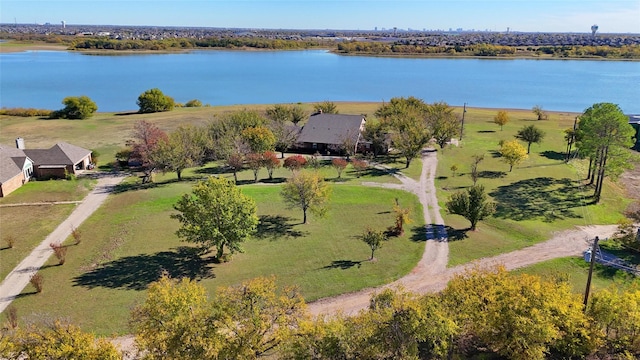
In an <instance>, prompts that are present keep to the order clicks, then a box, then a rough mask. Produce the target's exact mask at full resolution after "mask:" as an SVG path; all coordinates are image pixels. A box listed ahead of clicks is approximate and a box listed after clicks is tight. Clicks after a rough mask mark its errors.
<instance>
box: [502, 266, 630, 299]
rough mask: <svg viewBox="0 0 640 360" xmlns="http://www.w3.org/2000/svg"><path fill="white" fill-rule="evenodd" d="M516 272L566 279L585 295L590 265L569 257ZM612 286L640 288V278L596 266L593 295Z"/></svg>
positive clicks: (576, 290)
mask: <svg viewBox="0 0 640 360" xmlns="http://www.w3.org/2000/svg"><path fill="white" fill-rule="evenodd" d="M514 272H515V273H526V274H531V275H538V276H541V277H542V278H545V279H553V278H558V279H565V280H567V281H568V282H569V284H571V286H572V288H573V291H574V292H575V293H579V294H580V293H584V291H585V288H586V285H587V277H588V276H589V263H587V262H586V261H584V260H583V259H582V258H579V257H567V258H559V259H554V260H549V261H545V262H541V263H538V264H535V265H532V266H528V267H525V268H522V269H518V270H515V271H514ZM611 286H616V287H619V288H627V287H631V286H640V278H637V277H634V276H632V275H630V274H628V273H626V272H624V271H621V270H616V269H613V268H610V267H607V266H602V265H600V264H595V267H594V271H593V278H592V280H591V291H592V293H593V292H597V291H598V290H600V289H606V288H609V287H611Z"/></svg>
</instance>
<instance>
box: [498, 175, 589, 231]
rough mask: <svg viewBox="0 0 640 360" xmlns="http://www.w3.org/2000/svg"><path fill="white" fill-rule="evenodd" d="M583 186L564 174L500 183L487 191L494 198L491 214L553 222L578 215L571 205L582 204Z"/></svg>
mask: <svg viewBox="0 0 640 360" xmlns="http://www.w3.org/2000/svg"><path fill="white" fill-rule="evenodd" d="M583 189H584V187H583V186H582V184H580V183H579V182H573V181H571V180H570V179H568V178H563V179H554V178H550V177H538V178H533V179H527V180H521V181H517V182H514V183H512V184H509V185H504V186H500V187H498V188H497V189H496V190H495V191H493V192H491V193H490V194H489V195H491V196H492V197H493V198H494V199H495V200H496V212H495V214H494V216H495V217H499V218H504V219H511V220H516V221H519V220H531V219H541V220H542V221H544V222H553V221H555V220H561V219H566V218H574V219H575V218H581V217H582V216H581V215H579V214H578V213H576V212H575V208H579V207H581V206H582V205H584V195H583V194H582V192H583Z"/></svg>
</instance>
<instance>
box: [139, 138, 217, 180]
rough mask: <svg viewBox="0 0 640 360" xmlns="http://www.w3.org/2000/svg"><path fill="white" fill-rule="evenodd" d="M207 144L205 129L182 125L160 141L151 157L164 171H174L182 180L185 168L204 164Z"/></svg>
mask: <svg viewBox="0 0 640 360" xmlns="http://www.w3.org/2000/svg"><path fill="white" fill-rule="evenodd" d="M207 146H208V137H207V136H206V133H205V130H204V129H201V128H196V127H193V126H180V127H178V128H177V129H176V130H174V131H173V132H172V133H170V134H169V136H168V137H167V138H166V139H162V140H161V141H160V142H159V143H158V146H157V147H156V148H155V149H154V150H153V151H152V153H151V157H152V159H153V162H154V163H155V164H157V165H158V167H160V168H161V169H162V170H163V171H167V170H169V171H174V172H175V173H176V175H177V176H178V181H181V180H182V172H183V171H184V170H185V169H188V168H190V167H194V166H199V165H202V163H203V162H204V156H205V150H206V149H207Z"/></svg>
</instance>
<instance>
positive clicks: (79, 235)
mask: <svg viewBox="0 0 640 360" xmlns="http://www.w3.org/2000/svg"><path fill="white" fill-rule="evenodd" d="M71 237H73V240H75V244H76V245H78V244H80V242H81V241H82V233H81V232H80V230H78V228H77V227H72V228H71Z"/></svg>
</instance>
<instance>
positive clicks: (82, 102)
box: [50, 95, 98, 120]
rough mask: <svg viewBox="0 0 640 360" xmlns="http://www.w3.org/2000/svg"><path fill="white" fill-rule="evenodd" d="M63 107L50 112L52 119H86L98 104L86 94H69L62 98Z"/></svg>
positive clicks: (96, 109) (96, 108)
mask: <svg viewBox="0 0 640 360" xmlns="http://www.w3.org/2000/svg"><path fill="white" fill-rule="evenodd" d="M62 104H63V105H64V108H63V109H60V110H57V111H54V112H52V113H51V116H50V118H52V119H80V120H83V119H88V118H90V117H91V116H92V115H93V114H94V113H95V112H96V111H98V105H96V103H95V102H93V100H91V99H90V98H89V97H88V96H84V95H83V96H69V97H66V98H64V99H63V100H62Z"/></svg>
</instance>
